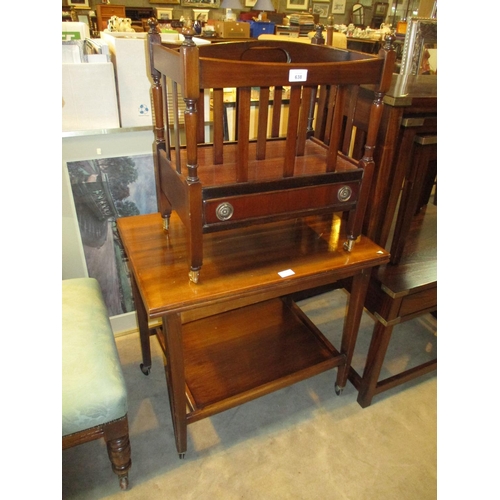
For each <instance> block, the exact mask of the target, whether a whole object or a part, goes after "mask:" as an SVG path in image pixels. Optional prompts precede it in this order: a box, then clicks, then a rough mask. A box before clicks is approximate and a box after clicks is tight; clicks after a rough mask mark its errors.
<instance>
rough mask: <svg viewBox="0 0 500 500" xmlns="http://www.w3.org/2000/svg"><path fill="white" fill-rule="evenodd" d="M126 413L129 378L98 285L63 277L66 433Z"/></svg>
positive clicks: (63, 404)
mask: <svg viewBox="0 0 500 500" xmlns="http://www.w3.org/2000/svg"><path fill="white" fill-rule="evenodd" d="M126 414H127V390H126V386H125V380H124V378H123V372H122V368H121V364H120V359H119V357H118V351H117V349H116V344H115V339H114V336H113V331H112V329H111V324H110V322H109V317H108V311H107V309H106V305H105V304H104V301H103V298H102V293H101V289H100V287H99V284H98V282H97V280H95V279H93V278H78V279H69V280H63V282H62V435H63V436H66V435H68V434H73V433H74V432H79V431H83V430H86V429H90V428H91V427H95V426H97V425H100V424H104V423H107V422H111V421H112V420H116V419H118V418H122V417H123V416H125V415H126Z"/></svg>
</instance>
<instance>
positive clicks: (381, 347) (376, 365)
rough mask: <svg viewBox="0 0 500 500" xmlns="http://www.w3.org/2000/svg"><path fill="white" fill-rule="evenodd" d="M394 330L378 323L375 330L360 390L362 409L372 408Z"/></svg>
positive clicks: (359, 396) (359, 400)
mask: <svg viewBox="0 0 500 500" xmlns="http://www.w3.org/2000/svg"><path fill="white" fill-rule="evenodd" d="M393 328H394V327H393V326H392V325H387V326H386V325H383V324H382V323H381V322H380V321H377V322H376V324H375V327H374V329H373V335H372V339H371V342H370V348H369V349H368V355H367V358H366V363H365V369H364V371H363V377H362V378H361V383H360V386H359V389H358V400H357V401H358V403H359V405H360V406H361V407H362V408H366V407H367V406H370V405H371V402H372V399H373V396H375V394H376V389H377V383H378V379H379V376H380V371H381V370H382V364H383V363H384V358H385V354H386V352H387V347H388V346H389V341H390V340H391V335H392V330H393Z"/></svg>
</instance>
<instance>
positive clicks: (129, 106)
mask: <svg viewBox="0 0 500 500" xmlns="http://www.w3.org/2000/svg"><path fill="white" fill-rule="evenodd" d="M146 36H147V33H106V32H104V31H102V32H101V38H102V39H103V41H105V42H106V43H107V44H108V46H109V52H110V55H111V61H112V62H113V64H114V66H115V74H116V86H117V90H118V104H119V109H120V122H121V126H122V127H140V126H151V125H153V119H152V111H151V85H152V79H151V75H150V70H149V64H148V62H147V61H148V56H147V40H146ZM161 39H162V41H164V42H165V41H168V40H183V37H182V35H179V34H177V33H162V34H161ZM194 41H195V43H197V44H201V43H210V42H208V41H206V40H202V39H197V38H194Z"/></svg>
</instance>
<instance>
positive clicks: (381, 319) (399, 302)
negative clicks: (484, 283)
mask: <svg viewBox="0 0 500 500" xmlns="http://www.w3.org/2000/svg"><path fill="white" fill-rule="evenodd" d="M436 231H437V209H436V207H435V206H434V205H432V204H428V205H427V207H426V209H425V210H424V211H423V212H422V213H420V214H418V215H417V216H415V217H414V219H413V221H412V225H411V227H410V232H409V235H408V238H407V242H406V245H405V252H404V253H403V255H402V258H401V260H400V262H399V263H398V264H397V265H393V264H387V265H383V266H380V268H377V269H375V270H374V272H373V276H372V278H371V280H370V284H369V286H368V292H367V297H366V302H365V307H366V308H367V309H368V311H370V312H371V313H372V314H374V316H375V318H376V320H377V321H376V323H375V327H374V330H373V334H372V339H371V343H370V347H369V350H368V355H367V359H366V362H365V367H364V370H363V374H362V375H360V374H359V373H357V372H356V371H355V370H354V369H353V368H352V367H351V368H350V371H349V380H350V381H351V382H352V383H353V384H354V386H355V387H356V388H357V389H358V403H359V404H360V405H361V406H362V407H367V406H369V405H370V404H371V402H372V400H373V398H374V396H376V395H377V394H380V393H381V392H384V391H386V390H388V389H391V388H393V387H396V386H398V385H401V384H403V383H406V382H407V381H409V380H412V379H414V378H416V377H420V376H422V375H424V374H426V373H429V372H430V371H432V370H435V369H436V368H437V359H435V360H430V361H427V362H425V363H422V364H421V365H418V366H415V367H412V368H410V369H407V370H404V371H403V372H401V373H398V374H396V375H394V376H392V377H389V378H387V379H383V380H379V377H380V372H381V370H382V366H383V362H384V358H385V355H386V352H387V348H388V346H389V343H390V340H391V335H392V331H393V328H394V326H395V325H397V324H399V323H401V322H403V321H408V320H410V319H413V318H416V317H418V316H421V315H422V314H425V313H429V312H432V311H435V310H436V309H437V252H436V248H437V234H436Z"/></svg>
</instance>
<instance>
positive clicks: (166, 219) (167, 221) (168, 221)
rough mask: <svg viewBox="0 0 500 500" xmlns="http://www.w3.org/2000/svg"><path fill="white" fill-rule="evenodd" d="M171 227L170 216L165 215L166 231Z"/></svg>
mask: <svg viewBox="0 0 500 500" xmlns="http://www.w3.org/2000/svg"><path fill="white" fill-rule="evenodd" d="M169 227H170V217H163V229H164V230H165V231H168V228H169Z"/></svg>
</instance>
